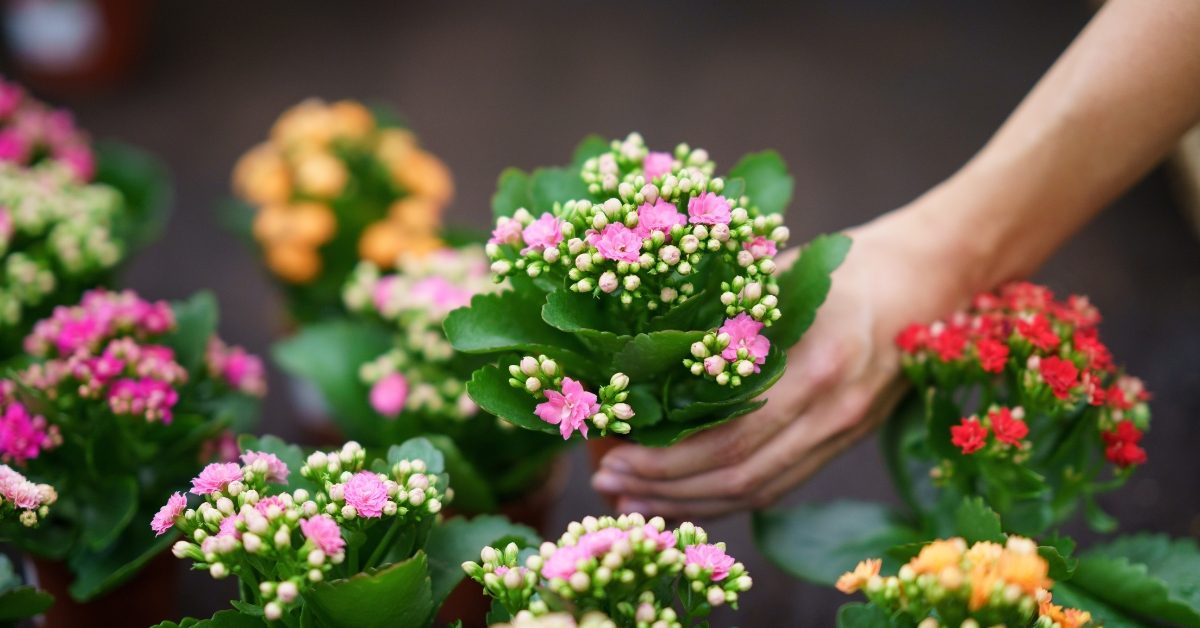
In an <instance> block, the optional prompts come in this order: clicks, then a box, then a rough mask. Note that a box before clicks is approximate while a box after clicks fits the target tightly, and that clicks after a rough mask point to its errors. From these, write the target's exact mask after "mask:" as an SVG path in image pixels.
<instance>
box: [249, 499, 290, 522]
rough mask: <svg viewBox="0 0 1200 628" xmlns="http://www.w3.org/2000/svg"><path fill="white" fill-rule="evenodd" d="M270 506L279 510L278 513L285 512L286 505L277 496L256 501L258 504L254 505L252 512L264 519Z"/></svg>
mask: <svg viewBox="0 0 1200 628" xmlns="http://www.w3.org/2000/svg"><path fill="white" fill-rule="evenodd" d="M272 506H275V507H277V508H279V512H285V511H287V504H286V503H284V501H283V500H282V499H280V497H279V496H278V495H271V496H269V497H264V498H262V499H260V500H258V503H256V504H254V510H256V511H258V514H260V515H262V516H264V517H265V516H267V512H268V511H269V510H270V509H271V507H272Z"/></svg>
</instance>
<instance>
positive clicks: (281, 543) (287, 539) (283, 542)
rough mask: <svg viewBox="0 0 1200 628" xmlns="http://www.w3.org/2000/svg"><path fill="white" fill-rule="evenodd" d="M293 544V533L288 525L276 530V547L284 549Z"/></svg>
mask: <svg viewBox="0 0 1200 628" xmlns="http://www.w3.org/2000/svg"><path fill="white" fill-rule="evenodd" d="M291 544H292V533H291V532H289V531H288V529H287V527H286V526H285V527H282V528H279V530H277V531H276V532H275V547H276V548H279V549H283V548H285V547H289V546H290V545H291Z"/></svg>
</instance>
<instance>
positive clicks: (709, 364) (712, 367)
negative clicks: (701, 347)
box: [704, 355, 728, 377]
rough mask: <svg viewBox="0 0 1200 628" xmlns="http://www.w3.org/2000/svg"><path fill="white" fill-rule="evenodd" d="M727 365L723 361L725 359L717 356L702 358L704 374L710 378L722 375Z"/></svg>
mask: <svg viewBox="0 0 1200 628" xmlns="http://www.w3.org/2000/svg"><path fill="white" fill-rule="evenodd" d="M727 365H728V362H726V361H725V358H723V357H721V356H719V355H714V356H709V357H707V358H704V372H705V373H708V374H709V375H710V376H712V377H716V376H717V375H720V374H721V373H724V372H725V367H726V366H727Z"/></svg>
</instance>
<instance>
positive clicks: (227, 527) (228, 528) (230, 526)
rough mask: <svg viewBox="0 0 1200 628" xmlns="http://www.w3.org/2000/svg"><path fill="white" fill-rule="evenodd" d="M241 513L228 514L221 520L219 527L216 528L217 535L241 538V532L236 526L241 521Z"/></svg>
mask: <svg viewBox="0 0 1200 628" xmlns="http://www.w3.org/2000/svg"><path fill="white" fill-rule="evenodd" d="M243 519H244V518H243V517H242V516H241V515H229V516H228V517H225V518H224V519H222V520H221V525H220V527H218V528H217V536H231V537H233V538H235V539H240V538H242V532H241V531H240V530H238V528H237V526H238V524H239V523H241V522H242V521H243Z"/></svg>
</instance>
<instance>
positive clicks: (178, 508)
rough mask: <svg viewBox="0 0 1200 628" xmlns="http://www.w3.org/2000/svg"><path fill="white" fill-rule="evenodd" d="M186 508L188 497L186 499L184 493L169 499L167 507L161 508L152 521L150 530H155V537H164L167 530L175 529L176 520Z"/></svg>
mask: <svg viewBox="0 0 1200 628" xmlns="http://www.w3.org/2000/svg"><path fill="white" fill-rule="evenodd" d="M186 508H187V497H184V496H183V493H174V494H172V495H171V496H170V497H168V498H167V503H166V505H164V506H163V507H162V508H159V509H158V512H156V513H154V518H153V519H151V520H150V529H151V530H154V536H162V535H163V534H164V533H166V531H167V530H170V529H171V528H173V527H175V520H176V519H178V518H179V515H182V514H183V511H184V510H185V509H186Z"/></svg>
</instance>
